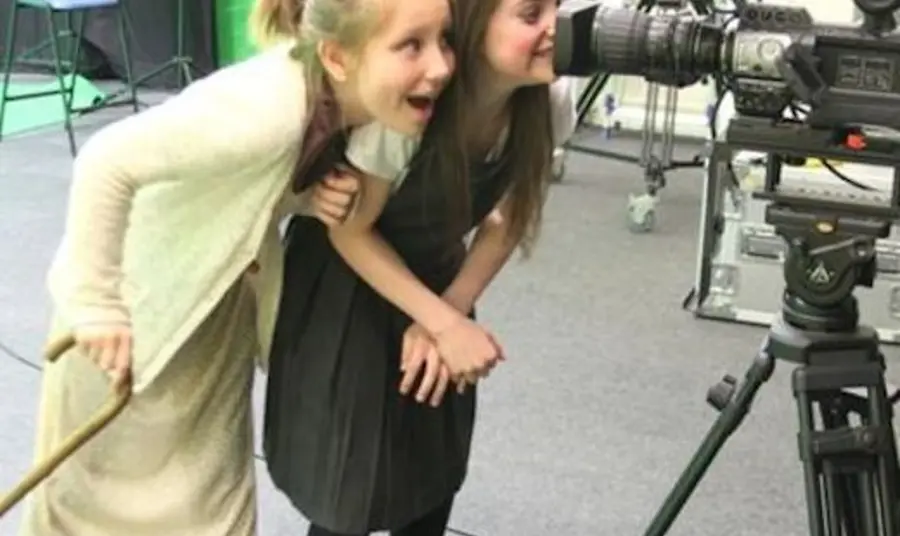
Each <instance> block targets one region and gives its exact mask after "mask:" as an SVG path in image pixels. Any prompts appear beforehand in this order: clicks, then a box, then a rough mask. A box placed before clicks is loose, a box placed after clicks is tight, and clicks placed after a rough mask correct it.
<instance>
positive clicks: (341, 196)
mask: <svg viewBox="0 0 900 536" xmlns="http://www.w3.org/2000/svg"><path fill="white" fill-rule="evenodd" d="M316 199H318V200H319V202H320V203H323V204H326V205H330V206H335V207H343V208H346V207H347V206H349V205H350V202H351V201H352V200H353V194H352V193H349V192H341V191H337V190H321V191H319V192H318V193H317V195H316Z"/></svg>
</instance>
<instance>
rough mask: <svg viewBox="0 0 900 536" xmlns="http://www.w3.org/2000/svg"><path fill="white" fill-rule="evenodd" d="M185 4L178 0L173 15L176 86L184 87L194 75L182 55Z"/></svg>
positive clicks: (185, 21) (190, 81)
mask: <svg viewBox="0 0 900 536" xmlns="http://www.w3.org/2000/svg"><path fill="white" fill-rule="evenodd" d="M184 10H185V5H184V0H178V3H177V6H176V8H175V11H176V16H175V33H176V43H175V49H176V52H175V54H176V56H177V57H178V88H179V89H184V87H185V86H186V85H188V84H190V83H192V82H193V81H194V77H193V75H192V74H191V66H190V65H188V63H187V61H186V59H185V56H184V41H185V38H184V32H185V25H186V24H187V19H186V17H187V14H186V13H185V12H184Z"/></svg>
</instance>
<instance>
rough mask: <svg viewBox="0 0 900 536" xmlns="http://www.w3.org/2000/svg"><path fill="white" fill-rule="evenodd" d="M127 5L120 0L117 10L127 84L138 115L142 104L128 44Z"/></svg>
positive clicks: (124, 1)
mask: <svg viewBox="0 0 900 536" xmlns="http://www.w3.org/2000/svg"><path fill="white" fill-rule="evenodd" d="M126 4H127V2H126V0H119V6H118V8H117V9H118V11H117V13H118V19H119V43H120V44H121V46H122V56H123V60H124V62H125V83H126V84H128V89H129V90H130V91H131V105H132V107H133V108H134V111H135V113H137V112H138V111H140V104H139V103H138V98H137V86H136V85H135V83H134V70H133V69H134V68H133V66H132V64H131V46H130V45H129V43H128V37H129V35H128V29H127V27H126V21H127V20H128V12H127V11H126V10H127V8H126V7H125V6H126Z"/></svg>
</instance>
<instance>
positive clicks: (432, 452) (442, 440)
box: [264, 163, 508, 534]
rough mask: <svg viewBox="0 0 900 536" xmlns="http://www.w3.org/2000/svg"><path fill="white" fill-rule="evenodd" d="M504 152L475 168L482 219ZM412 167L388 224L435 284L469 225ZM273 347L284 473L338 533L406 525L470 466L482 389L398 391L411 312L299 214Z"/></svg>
mask: <svg viewBox="0 0 900 536" xmlns="http://www.w3.org/2000/svg"><path fill="white" fill-rule="evenodd" d="M500 168H501V165H500V163H496V164H484V165H482V166H479V169H475V170H473V173H471V178H470V180H471V187H470V191H471V194H472V212H471V214H472V215H473V221H474V222H480V221H481V220H482V219H483V218H484V216H486V215H487V214H488V213H489V212H490V210H491V209H492V208H493V207H494V206H495V205H496V203H497V202H498V201H499V199H500V196H501V195H502V193H503V192H504V191H505V190H506V186H507V184H506V181H505V180H504V178H505V177H503V176H504V175H508V174H506V173H499V170H500ZM423 175H424V174H423V173H419V172H417V171H416V166H415V165H413V166H411V171H410V172H409V174H408V175H407V177H406V179H405V180H404V182H403V184H402V186H401V187H400V188H399V190H398V191H397V192H395V193H394V195H393V197H392V198H391V199H390V200H389V201H388V203H387V205H386V206H385V209H384V212H383V214H382V216H381V218H380V220H379V221H378V223H377V229H378V231H379V232H380V233H381V234H382V235H383V236H384V238H385V239H386V240H387V241H388V242H389V243H390V244H392V245H393V247H394V248H395V249H396V251H397V252H398V253H399V254H400V256H401V257H402V258H403V259H404V260H405V261H406V263H407V265H408V266H409V268H410V269H411V270H412V271H413V272H414V273H415V274H416V275H417V276H418V277H419V278H420V279H421V280H422V281H423V282H424V283H425V284H426V285H427V286H428V287H429V288H431V290H433V291H434V292H435V293H438V294H440V293H442V292H443V291H444V290H445V289H446V288H447V286H449V284H450V283H451V281H452V280H453V278H454V277H455V276H456V274H457V273H458V271H459V269H460V266H461V264H462V262H463V259H464V257H465V254H466V249H465V246H464V243H463V236H462V235H459V236H452V234H451V233H449V232H448V231H447V224H448V221H447V219H446V214H447V210H446V208H445V207H446V204H445V201H444V200H443V199H442V198H441V197H440V188H439V187H437V186H435V185H429V184H428V183H427V177H425V176H423ZM286 241H287V243H286V248H287V252H286V259H285V270H284V274H285V279H284V289H283V295H282V301H281V306H280V312H279V317H278V320H277V323H276V328H275V336H274V341H273V346H272V354H271V357H270V370H269V379H268V392H267V397H266V416H265V432H264V434H265V439H264V448H265V453H266V457H267V461H268V468H269V473H270V475H271V477H272V480H273V481H274V483H275V485H276V486H277V487H278V488H279V489H280V490H281V491H282V492H283V493H285V494H286V495H287V496H288V497H289V498H290V500H291V501H292V502H293V504H294V505H295V507H296V508H298V509H299V510H300V512H301V513H302V514H303V515H304V516H305V517H306V518H307V519H309V520H310V521H311V522H312V523H314V524H316V525H318V526H320V527H323V528H326V529H328V530H330V531H332V532H337V533H341V534H367V533H369V532H374V531H378V530H390V529H399V528H402V527H403V526H405V525H407V524H409V523H411V522H413V521H415V520H416V519H418V518H420V517H422V516H424V515H426V514H428V513H429V512H430V511H432V510H433V509H435V508H437V507H439V506H441V505H442V504H443V503H445V502H446V501H448V500H449V499H451V498H452V497H453V496H454V495H455V494H456V492H457V491H458V490H459V488H460V486H461V485H462V483H463V480H464V479H465V475H466V468H467V464H468V458H469V450H470V444H471V440H472V431H473V425H474V420H475V390H474V389H469V390H467V392H466V394H464V395H458V394H457V393H456V392H455V391H453V392H452V393H448V394H447V395H446V397H445V399H444V401H443V404H442V405H441V406H440V407H438V408H432V407H430V406H427V405H422V404H418V403H416V402H415V400H414V399H413V398H412V397H408V396H407V397H404V396H401V395H400V393H399V392H398V387H399V384H400V379H401V373H400V352H401V341H402V337H403V333H404V331H405V330H406V328H407V327H408V326H409V325H410V319H409V318H408V317H407V316H406V315H405V314H403V313H402V312H400V311H399V310H398V309H397V308H395V307H394V306H393V305H391V304H390V303H388V302H387V301H386V300H384V299H383V298H382V297H381V296H380V295H379V294H377V293H376V292H375V291H374V290H372V289H371V288H370V287H369V286H368V285H367V284H366V283H365V282H364V281H362V280H361V279H360V278H359V277H358V276H357V275H356V273H355V272H354V271H353V270H352V269H350V268H349V267H348V266H347V265H346V264H345V263H344V261H343V259H342V258H341V257H340V255H339V254H338V253H337V252H336V251H335V249H334V248H333V247H332V245H331V243H330V242H329V240H328V236H327V231H326V229H325V227H324V226H323V225H322V224H321V223H319V222H318V221H317V220H314V219H311V218H301V217H298V218H295V219H294V220H292V222H291V223H290V225H289V230H288V233H287V236H286Z"/></svg>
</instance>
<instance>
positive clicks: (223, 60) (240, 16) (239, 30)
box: [216, 0, 256, 67]
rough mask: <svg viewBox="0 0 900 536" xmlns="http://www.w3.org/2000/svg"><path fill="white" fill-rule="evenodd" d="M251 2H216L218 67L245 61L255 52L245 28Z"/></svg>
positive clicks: (232, 0) (221, 0)
mask: <svg viewBox="0 0 900 536" xmlns="http://www.w3.org/2000/svg"><path fill="white" fill-rule="evenodd" d="M253 1H254V0H217V2H216V40H217V41H218V42H217V43H216V46H217V47H218V56H219V67H224V66H226V65H229V64H232V63H235V62H237V61H241V60H243V59H246V58H248V57H250V56H252V55H253V54H254V53H255V52H256V49H255V48H254V46H253V44H252V42H251V40H250V33H249V31H248V28H247V26H248V24H247V21H248V19H249V18H250V11H251V10H252V9H253Z"/></svg>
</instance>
